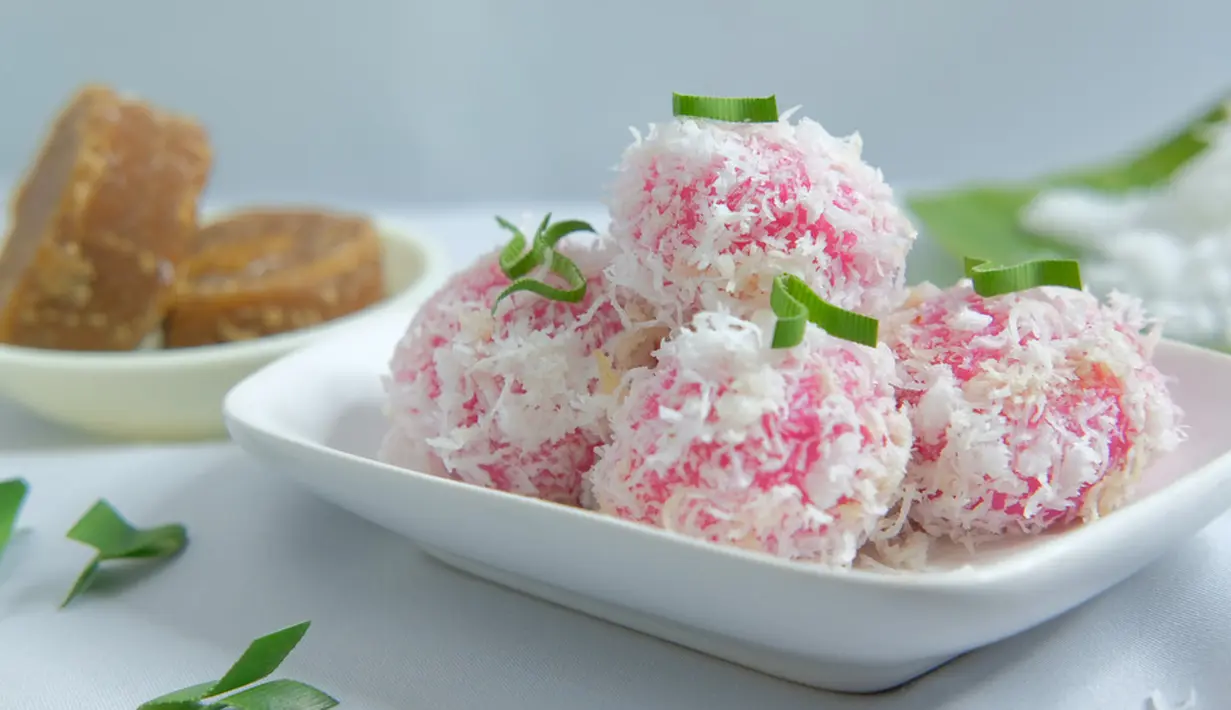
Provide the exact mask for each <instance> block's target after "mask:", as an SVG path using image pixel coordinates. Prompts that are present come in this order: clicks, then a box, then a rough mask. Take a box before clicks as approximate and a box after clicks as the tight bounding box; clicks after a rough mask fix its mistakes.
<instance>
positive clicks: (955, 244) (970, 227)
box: [905, 95, 1231, 264]
mask: <svg viewBox="0 0 1231 710" xmlns="http://www.w3.org/2000/svg"><path fill="white" fill-rule="evenodd" d="M1228 101H1231V95H1229V96H1228V97H1225V98H1223V99H1222V100H1220V101H1219V102H1218V103H1217V104H1215V105H1214V106H1211V107H1210V108H1208V109H1207V110H1206V111H1205V112H1203V113H1202V114H1201V115H1200V116H1199V117H1196V118H1194V119H1193V120H1191V121H1189V122H1188V124H1187V125H1186V126H1185V127H1184V128H1183V129H1182V130H1180V131H1178V132H1176V133H1174V134H1172V135H1170V136H1168V137H1167V138H1166V139H1165V140H1163V141H1161V142H1160V143H1159V144H1157V145H1155V146H1154V147H1152V148H1149V149H1148V150H1146V151H1144V152H1142V153H1141V154H1139V155H1136V156H1132V157H1129V158H1127V159H1120V160H1115V161H1110V162H1108V163H1105V164H1102V165H1097V166H1093V167H1090V168H1085V169H1078V170H1072V171H1066V172H1063V173H1059V174H1055V175H1050V176H1046V177H1043V178H1040V179H1037V180H1034V181H1031V182H1029V183H1024V184H998V185H974V186H967V187H960V188H957V189H953V190H945V191H940V192H934V193H919V194H915V195H907V196H906V200H905V201H906V205H907V207H908V209H909V210H910V211H911V212H912V213H914V215H915V217H916V219H917V222H918V224H919V226H920V227H921V230H922V231H923V232H924V233H925V234H926V235H927V236H928V237H929V238H931V239H933V240H935V241H936V242H937V243H938V244H939V245H940V246H941V247H942V248H943V249H944V250H945V251H947V252H949V253H950V254H951V255H953V256H954V257H955V258H957V259H961V258H962V257H967V256H970V257H977V258H980V259H986V260H988V261H991V262H994V263H1000V264H1013V263H1017V262H1020V261H1025V260H1028V259H1033V258H1038V257H1040V256H1057V257H1063V258H1075V259H1080V258H1081V257H1082V254H1080V253H1077V252H1076V251H1075V250H1074V248H1073V247H1072V246H1070V245H1067V244H1064V243H1062V242H1060V241H1058V240H1056V239H1054V238H1050V237H1048V236H1047V235H1045V234H1035V233H1032V232H1028V231H1026V230H1025V229H1023V228H1022V226H1021V224H1020V219H1019V215H1020V213H1021V211H1022V209H1023V208H1024V207H1026V205H1028V204H1029V203H1030V202H1031V200H1033V199H1034V198H1035V196H1037V195H1038V194H1039V193H1040V192H1042V191H1043V190H1045V189H1050V188H1056V187H1079V188H1080V187H1084V188H1089V189H1091V190H1095V191H1099V192H1105V193H1122V192H1125V191H1128V190H1133V189H1139V188H1149V187H1155V186H1157V185H1160V184H1164V183H1166V182H1167V181H1168V180H1169V179H1170V178H1171V176H1172V175H1174V174H1175V172H1176V171H1177V170H1178V169H1179V168H1180V167H1181V166H1183V165H1184V164H1185V163H1187V162H1188V161H1189V160H1191V159H1192V158H1193V157H1195V156H1197V155H1199V154H1200V153H1201V152H1202V151H1203V150H1205V149H1206V147H1207V146H1208V142H1207V141H1206V137H1205V136H1206V129H1207V128H1208V127H1209V126H1210V125H1213V124H1218V123H1222V122H1224V121H1226V120H1227V119H1228V106H1229V104H1228Z"/></svg>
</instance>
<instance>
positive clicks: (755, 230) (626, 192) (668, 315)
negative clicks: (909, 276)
mask: <svg viewBox="0 0 1231 710" xmlns="http://www.w3.org/2000/svg"><path fill="white" fill-rule="evenodd" d="M861 150H862V142H861V140H860V138H859V136H858V135H854V136H851V137H848V138H836V137H834V136H831V135H830V134H829V133H828V132H826V130H825V129H824V128H823V127H822V126H821V125H820V124H818V123H816V122H814V121H811V120H808V119H803V120H801V121H800V122H799V123H798V124H791V123H790V122H789V121H788V120H787V119H786V118H783V119H782V120H780V121H778V122H775V123H752V124H737V123H723V122H718V121H709V120H698V119H692V118H686V119H676V120H674V121H672V122H670V123H666V124H662V125H654V126H652V127H651V129H650V132H649V134H648V135H647V136H646V137H644V138H642V137H641V136H640V135H637V139H636V141H635V142H634V143H633V145H631V146H630V147H629V148H628V149H627V150H626V151H625V153H624V157H623V161H622V164H621V166H620V170H619V173H618V176H617V178H616V180H615V183H614V185H613V189H612V196H611V199H610V208H611V215H612V222H611V233H612V237H613V238H614V239H615V240H616V242H617V244H618V245H619V246H620V247H621V254H619V255H618V256H617V258H616V260H615V264H614V265H613V267H612V269H613V270H612V274H613V278H614V280H615V281H616V282H617V283H620V284H621V285H625V286H628V287H629V288H631V289H633V290H634V291H635V292H637V293H639V294H640V295H642V296H643V297H645V298H646V299H647V300H649V301H650V303H652V304H653V305H654V306H655V308H657V309H658V310H659V311H660V314H659V315H660V317H661V318H663V320H664V321H665V322H667V323H668V324H669V325H671V326H679V325H683V324H686V323H687V322H688V320H689V318H690V317H691V315H692V314H693V313H695V312H696V311H698V310H701V309H708V310H713V309H716V308H719V307H724V308H726V309H727V310H729V311H731V312H734V313H736V314H737V315H744V316H746V315H747V314H748V313H750V312H751V311H752V310H755V309H757V308H761V307H763V306H765V305H766V303H767V302H768V296H769V292H770V287H771V281H772V279H773V278H774V277H775V276H776V275H778V274H779V273H782V272H789V273H793V274H795V275H797V276H799V277H800V278H802V279H804V280H805V281H807V282H808V283H809V285H810V286H811V287H812V288H813V289H814V290H815V291H816V292H817V293H818V294H820V295H821V296H822V297H823V298H825V299H826V300H828V301H830V302H831V303H833V304H834V305H837V306H839V307H842V308H847V309H850V310H856V311H860V312H863V313H867V314H869V315H873V316H880V315H883V314H885V313H887V312H888V311H890V310H891V309H892V308H894V307H896V306H897V305H898V304H899V303H900V302H901V300H902V298H903V297H904V295H905V291H904V284H905V281H904V279H905V271H906V254H907V252H908V251H909V250H910V248H911V246H912V244H913V243H914V239H915V229H914V227H913V226H912V225H911V223H910V221H909V220H908V219H907V218H906V216H905V215H904V214H903V213H902V211H901V210H900V209H899V208H898V207H897V206H896V204H895V202H894V200H893V194H892V191H891V190H890V188H889V187H888V185H887V184H886V183H885V181H884V180H883V178H882V176H881V174H880V172H879V171H878V170H876V169H874V168H872V167H870V166H869V165H868V164H867V163H865V162H864V161H863V159H862V158H861V156H860V153H861Z"/></svg>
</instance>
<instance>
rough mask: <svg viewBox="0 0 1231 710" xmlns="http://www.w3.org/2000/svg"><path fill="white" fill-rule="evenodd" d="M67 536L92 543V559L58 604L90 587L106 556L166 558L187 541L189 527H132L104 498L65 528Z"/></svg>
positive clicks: (85, 543)
mask: <svg viewBox="0 0 1231 710" xmlns="http://www.w3.org/2000/svg"><path fill="white" fill-rule="evenodd" d="M67 537H68V539H70V540H75V541H77V542H80V543H82V544H84V545H89V546H90V547H93V548H94V549H95V551H96V554H95V555H94V559H93V560H92V561H91V562H90V564H89V565H87V566H86V568H85V569H84V570H82V572H81V574H80V575H79V576H78V577H77V581H76V582H75V583H74V584H73V588H72V589H71V590H70V591H69V593H68V596H67V597H65V598H64V601H63V603H61V604H60V607H61V608H63V607H66V606H68V604H69V603H70V602H71V601H73V599H75V598H77V597H78V596H79V595H80V594H81V593H83V592H84V591H86V589H88V588H89V586H90V583H91V582H93V581H94V578H95V576H97V574H98V571H99V568H100V564H101V563H102V562H105V561H107V560H120V559H150V558H167V557H171V556H173V555H175V554H176V553H178V552H179V551H180V550H182V549H184V546H185V545H187V544H188V531H187V530H186V529H185V528H184V526H183V525H180V524H178V523H172V524H168V525H160V526H158V527H154V528H148V529H141V528H136V527H133V525H132V524H131V523H129V522H128V521H127V520H125V519H124V517H123V516H121V515H120V514H119V512H118V511H116V509H115V508H113V507H112V506H111V504H110V503H108V502H107V501H105V500H99V501H98V502H97V503H95V504H94V506H93V507H91V508H90V509H89V510H88V511H86V514H85V515H83V516H81V519H80V520H78V521H77V522H76V524H74V525H73V527H72V528H71V529H70V530H69V531H68V534H67Z"/></svg>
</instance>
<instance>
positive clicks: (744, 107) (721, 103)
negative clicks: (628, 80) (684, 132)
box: [671, 93, 778, 123]
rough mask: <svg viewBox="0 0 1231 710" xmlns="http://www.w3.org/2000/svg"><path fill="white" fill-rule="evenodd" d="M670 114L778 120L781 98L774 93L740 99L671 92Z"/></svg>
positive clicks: (744, 120) (736, 120)
mask: <svg viewBox="0 0 1231 710" xmlns="http://www.w3.org/2000/svg"><path fill="white" fill-rule="evenodd" d="M671 113H672V114H673V115H675V116H689V117H692V118H708V119H710V120H713V121H727V122H731V123H775V122H777V121H778V99H777V97H776V96H773V95H770V96H762V97H753V98H749V97H742V98H740V97H724V96H695V95H692V94H678V93H677V94H672V95H671Z"/></svg>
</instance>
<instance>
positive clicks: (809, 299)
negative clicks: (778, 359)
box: [769, 274, 880, 348]
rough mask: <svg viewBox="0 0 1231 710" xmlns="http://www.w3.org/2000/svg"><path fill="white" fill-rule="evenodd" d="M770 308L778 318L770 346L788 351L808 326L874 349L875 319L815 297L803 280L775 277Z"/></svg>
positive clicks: (876, 335)
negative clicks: (813, 326) (810, 324)
mask: <svg viewBox="0 0 1231 710" xmlns="http://www.w3.org/2000/svg"><path fill="white" fill-rule="evenodd" d="M769 304H770V308H771V309H772V310H773V312H774V315H775V316H777V317H778V322H777V324H776V325H775V326H774V337H773V342H772V347H774V348H791V347H795V346H796V345H799V344H800V343H801V342H803V339H804V333H805V332H806V331H807V328H808V323H812V324H813V325H816V326H817V327H819V328H821V329H822V330H824V331H825V332H827V333H829V334H830V335H832V336H834V337H835V338H842V339H843V340H849V341H851V342H853V343H859V344H860V345H867V346H870V347H876V343H877V338H878V330H879V327H880V323H879V322H878V321H877V320H876V319H875V318H870V317H868V316H865V315H862V314H859V313H854V312H852V311H847V310H844V309H842V308H838V307H837V306H835V305H833V304H831V303H829V302H828V301H826V300H825V299H823V298H821V297H820V296H818V295H816V292H815V291H813V290H812V289H811V288H809V286H808V284H807V283H805V282H804V280H803V279H801V278H799V277H798V276H795V275H793V274H780V275H779V276H777V277H776V278H774V285H773V290H772V291H770V295H769Z"/></svg>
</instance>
